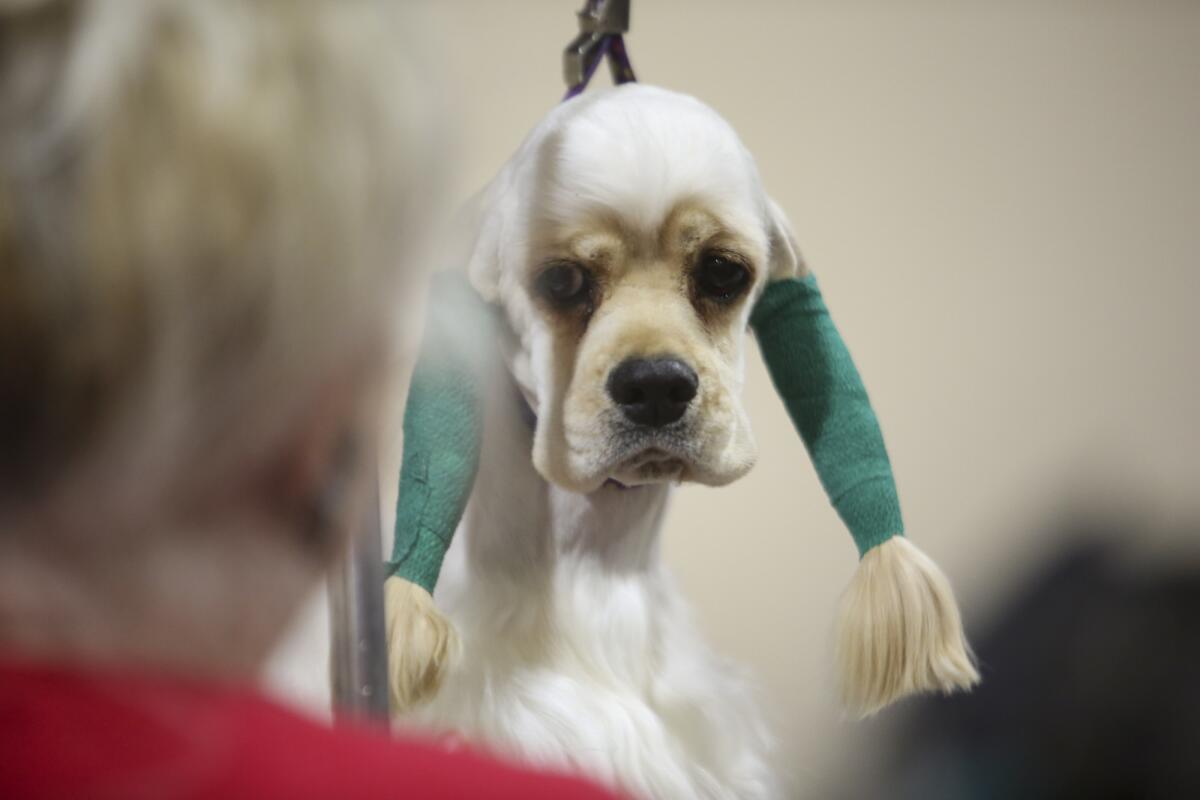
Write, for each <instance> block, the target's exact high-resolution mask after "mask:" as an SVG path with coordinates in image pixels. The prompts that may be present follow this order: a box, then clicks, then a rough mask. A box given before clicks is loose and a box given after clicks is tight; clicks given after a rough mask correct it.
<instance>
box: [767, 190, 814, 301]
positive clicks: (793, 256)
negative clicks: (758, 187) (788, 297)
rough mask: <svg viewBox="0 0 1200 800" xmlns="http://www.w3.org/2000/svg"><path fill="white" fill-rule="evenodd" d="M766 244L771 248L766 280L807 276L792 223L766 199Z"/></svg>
mask: <svg viewBox="0 0 1200 800" xmlns="http://www.w3.org/2000/svg"><path fill="white" fill-rule="evenodd" d="M767 217H768V219H767V224H768V231H767V233H768V242H769V244H770V247H771V254H770V267H771V271H770V275H769V276H768V280H771V281H778V280H782V279H784V278H796V277H802V276H804V275H807V274H808V266H807V265H806V264H805V263H804V256H802V255H800V247H799V245H797V244H796V234H795V233H793V232H792V223H790V222H788V218H787V215H786V214H784V213H783V209H782V208H780V207H779V204H778V203H776V202H775V201H774V200H772V199H770V198H767Z"/></svg>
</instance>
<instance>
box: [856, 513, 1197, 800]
mask: <svg viewBox="0 0 1200 800" xmlns="http://www.w3.org/2000/svg"><path fill="white" fill-rule="evenodd" d="M1068 533H1069V534H1070V535H1069V536H1068V537H1067V538H1068V539H1069V541H1071V544H1070V545H1068V546H1067V547H1066V548H1065V549H1064V550H1063V551H1062V552H1060V553H1059V554H1058V555H1057V556H1056V557H1055V558H1053V559H1051V560H1050V561H1049V562H1048V563H1046V564H1043V565H1040V567H1039V569H1038V571H1037V573H1036V574H1035V575H1033V576H1031V577H1029V578H1028V579H1026V580H1025V581H1023V582H1022V583H1021V584H1020V585H1019V586H1017V587H1016V588H1015V590H1014V591H1013V592H1012V594H1011V596H1010V597H1009V598H1008V599H1007V600H1006V601H1005V602H1004V604H1003V605H1002V607H1001V609H1000V611H999V613H998V615H997V617H996V619H995V621H994V623H993V624H992V625H991V626H990V628H989V629H987V630H983V631H980V632H979V634H978V635H975V636H973V637H972V640H973V641H974V642H975V644H976V652H977V655H978V657H979V663H980V665H981V671H982V672H983V675H984V680H983V683H982V685H981V686H980V688H979V689H978V690H976V691H975V692H974V693H972V694H970V695H961V696H960V695H956V696H952V697H931V698H922V699H921V700H919V701H915V702H913V703H912V704H911V705H910V707H909V713H908V714H907V715H906V716H904V717H903V718H902V719H901V720H900V724H899V725H898V727H897V729H896V730H894V731H891V732H890V735H889V736H888V744H887V746H886V750H885V754H884V757H883V759H882V760H881V762H880V763H879V769H878V770H872V769H869V768H866V769H864V765H863V764H862V763H861V761H859V762H856V764H855V773H856V775H857V776H858V777H859V780H861V781H862V784H861V785H859V786H858V787H856V788H857V791H854V792H852V793H848V794H847V795H846V796H848V797H867V798H889V800H916V799H917V798H920V800H975V799H976V798H979V800H985V799H987V800H990V799H991V798H1028V799H1029V800H1039V799H1040V798H1046V800H1051V799H1057V798H1091V799H1092V800H1100V799H1102V798H1113V799H1114V800H1116V799H1117V798H1139V799H1140V800H1150V799H1151V798H1163V799H1164V800H1165V799H1166V798H1182V797H1197V796H1200V758H1198V757H1197V756H1198V754H1200V685H1198V684H1197V682H1196V674H1197V664H1198V663H1200V563H1198V562H1197V560H1196V559H1195V558H1194V557H1190V556H1189V555H1188V554H1186V553H1179V554H1177V555H1175V556H1174V557H1173V558H1172V559H1171V560H1169V561H1161V560H1156V559H1151V558H1148V557H1145V556H1139V557H1137V558H1131V555H1137V554H1138V543H1139V542H1142V541H1145V540H1152V541H1153V540H1159V541H1161V540H1162V539H1163V538H1164V537H1163V536H1162V535H1160V534H1159V533H1158V532H1156V531H1155V530H1154V529H1153V528H1152V527H1151V526H1148V525H1139V524H1119V523H1105V524H1100V525H1095V524H1088V525H1086V526H1081V527H1079V528H1073V529H1071V530H1070V531H1068ZM1190 538H1191V536H1186V537H1181V540H1182V541H1188V540H1189V539H1190Z"/></svg>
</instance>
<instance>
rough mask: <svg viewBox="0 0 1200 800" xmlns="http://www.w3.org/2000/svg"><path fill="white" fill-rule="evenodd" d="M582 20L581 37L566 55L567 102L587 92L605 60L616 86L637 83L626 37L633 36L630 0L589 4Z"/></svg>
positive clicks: (600, 0) (599, 0)
mask: <svg viewBox="0 0 1200 800" xmlns="http://www.w3.org/2000/svg"><path fill="white" fill-rule="evenodd" d="M578 16H579V35H578V36H576V37H575V38H574V40H572V41H571V43H570V44H569V45H567V49H566V50H564V51H563V80H565V81H566V84H567V94H566V96H565V97H563V99H564V100H570V99H571V98H572V97H574V96H575V95H577V94H579V93H580V92H582V91H583V90H584V89H586V88H587V85H588V82H589V81H591V79H592V76H593V75H594V74H596V68H597V67H598V66H600V62H601V60H603V59H604V57H605V56H608V67H609V70H611V72H612V79H613V83H618V84H619V83H630V82H632V81H636V80H637V77H636V76H635V75H634V74H633V66H632V65H631V64H630V63H629V53H628V51H626V49H625V38H624V36H623V34H626V33H628V32H629V0H587V2H586V3H585V4H584V7H583V9H582V10H581V11H580V12H579V14H578Z"/></svg>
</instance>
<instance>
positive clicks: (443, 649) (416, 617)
mask: <svg viewBox="0 0 1200 800" xmlns="http://www.w3.org/2000/svg"><path fill="white" fill-rule="evenodd" d="M383 602H384V613H385V615H386V619H387V643H388V645H387V649H388V687H389V696H390V698H391V707H392V713H394V714H399V713H402V712H405V711H409V710H411V709H413V708H415V707H416V706H418V705H420V704H421V703H423V702H425V701H426V700H429V699H430V698H432V697H433V696H434V695H435V694H437V691H438V689H439V688H440V687H441V684H442V678H443V677H445V675H446V672H447V670H449V668H450V664H451V662H452V661H453V660H454V659H455V658H457V657H458V653H459V642H458V634H456V633H455V631H454V626H453V625H451V624H450V621H449V620H448V619H446V618H445V617H444V616H442V614H441V613H440V612H439V611H438V610H437V606H435V605H434V604H433V598H432V597H430V596H429V592H427V591H425V589H424V588H423V587H421V586H418V585H417V584H415V583H411V582H409V581H406V580H405V579H404V578H400V577H398V576H394V575H393V576H392V577H390V578H388V579H387V581H385V582H384V585H383Z"/></svg>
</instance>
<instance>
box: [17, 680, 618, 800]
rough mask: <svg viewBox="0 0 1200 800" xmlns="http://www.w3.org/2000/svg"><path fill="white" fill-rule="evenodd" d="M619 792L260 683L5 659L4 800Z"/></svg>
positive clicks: (583, 797) (564, 796)
mask: <svg viewBox="0 0 1200 800" xmlns="http://www.w3.org/2000/svg"><path fill="white" fill-rule="evenodd" d="M476 797H478V798H513V799H514V800H516V799H517V798H520V800H538V798H545V800H576V799H578V800H605V799H606V798H607V799H608V800H612V795H609V794H608V793H606V792H604V791H602V790H600V789H597V788H595V787H592V786H590V785H588V784H584V783H582V782H580V781H577V780H574V779H570V778H566V777H559V776H550V775H538V774H535V773H531V772H527V771H524V770H521V769H518V768H516V767H511V766H507V765H505V764H501V763H500V762H498V761H495V760H493V759H491V758H487V757H485V756H482V755H479V754H477V753H474V752H469V751H465V750H458V751H455V752H449V751H448V750H446V749H445V748H443V747H440V746H438V745H436V744H432V743H423V742H418V741H402V740H397V739H395V738H392V737H390V736H388V735H386V734H385V733H382V732H375V731H372V730H367V729H364V728H358V727H348V726H347V727H338V728H331V727H328V726H325V725H322V724H319V723H317V722H315V721H312V720H309V719H307V718H305V717H303V716H301V715H299V714H296V713H293V712H291V711H289V710H287V709H285V708H283V707H282V706H279V705H277V704H275V703H273V702H271V701H269V700H267V699H265V698H264V697H262V696H260V695H259V694H257V693H255V692H254V691H252V690H250V689H247V688H241V687H231V686H227V685H222V684H217V683H207V682H203V681H198V680H191V679H185V678H171V677H160V676H147V675H137V674H132V673H119V672H104V671H92V670H87V671H85V670H83V669H79V668H70V667H50V666H32V665H24V664H8V663H3V662H0V798H4V800H27V799H29V798H39V799H40V798H47V799H48V798H71V800H77V799H80V800H82V799H83V798H121V799H122V800H141V799H142V798H146V799H149V798H155V799H157V798H197V799H200V798H205V799H207V798H214V800H215V799H216V798H220V800H237V798H256V800H257V799H260V798H261V799H266V798H288V799H289V800H300V799H302V798H336V799H337V800H355V799H356V798H422V799H424V798H429V800H435V799H436V798H455V800H458V798H476Z"/></svg>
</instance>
